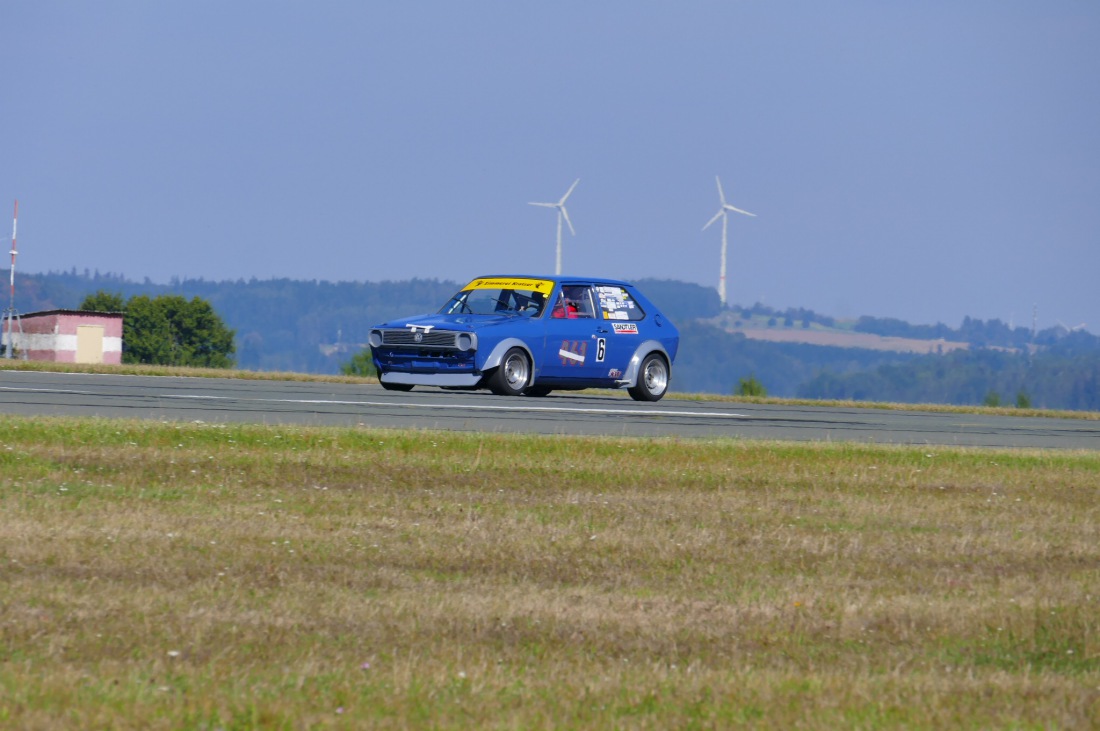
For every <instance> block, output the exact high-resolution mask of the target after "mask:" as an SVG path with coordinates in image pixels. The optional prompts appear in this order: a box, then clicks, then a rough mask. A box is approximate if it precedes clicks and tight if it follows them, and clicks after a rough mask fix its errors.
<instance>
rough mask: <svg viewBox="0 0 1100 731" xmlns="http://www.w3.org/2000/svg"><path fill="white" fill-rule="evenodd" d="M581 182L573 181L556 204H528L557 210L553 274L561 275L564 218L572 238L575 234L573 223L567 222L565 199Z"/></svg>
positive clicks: (578, 180)
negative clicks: (556, 247)
mask: <svg viewBox="0 0 1100 731" xmlns="http://www.w3.org/2000/svg"><path fill="white" fill-rule="evenodd" d="M579 182H581V179H580V178H577V179H576V180H574V181H573V184H572V185H570V186H569V190H567V191H565V195H563V196H562V197H561V200H560V201H558V202H557V203H529V204H528V205H532V206H542V207H543V208H556V209H558V254H557V259H556V260H555V263H554V274H561V221H562V219H563V218H564V219H565V222H566V223H567V224H569V233H571V234H573V235H574V236H576V235H577V232H576V231H574V230H573V222H572V221H570V220H569V212H568V211H566V210H565V199H566V198H568V197H569V194H570V193H572V192H573V189H574V188H576V187H577V183H579Z"/></svg>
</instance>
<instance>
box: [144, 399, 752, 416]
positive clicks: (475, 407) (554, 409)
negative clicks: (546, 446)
mask: <svg viewBox="0 0 1100 731" xmlns="http://www.w3.org/2000/svg"><path fill="white" fill-rule="evenodd" d="M160 398H174V399H196V400H204V399H206V400H211V401H214V400H224V401H258V402H262V403H280V404H332V405H334V406H381V407H397V408H405V409H454V410H465V411H543V412H550V413H556V414H626V415H632V416H696V417H703V418H714V419H747V418H749V417H748V414H735V413H732V412H725V411H713V412H706V411H671V410H664V409H609V408H581V407H579V406H502V405H499V404H403V403H397V402H394V401H339V400H334V399H258V398H247V399H246V398H238V397H235V396H195V395H190V394H162V395H161V396H160Z"/></svg>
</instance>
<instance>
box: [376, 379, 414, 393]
mask: <svg viewBox="0 0 1100 731" xmlns="http://www.w3.org/2000/svg"><path fill="white" fill-rule="evenodd" d="M379 383H381V384H382V388H384V389H386V390H387V391H411V390H413V385H412V384H411V383H386V382H385V381H379Z"/></svg>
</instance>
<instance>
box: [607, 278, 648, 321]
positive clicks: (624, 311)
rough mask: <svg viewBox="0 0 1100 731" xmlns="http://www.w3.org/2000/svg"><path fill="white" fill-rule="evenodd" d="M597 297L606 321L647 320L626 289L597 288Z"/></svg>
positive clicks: (611, 286) (609, 286) (613, 287)
mask: <svg viewBox="0 0 1100 731" xmlns="http://www.w3.org/2000/svg"><path fill="white" fill-rule="evenodd" d="M596 297H597V299H599V302H600V311H601V313H602V317H603V319H605V320H641V319H643V318H645V312H643V311H642V308H641V305H639V304H638V303H637V302H636V301H635V300H634V298H633V297H631V296H630V292H628V291H627V290H626V288H625V287H617V286H613V285H606V284H605V285H599V286H597V287H596Z"/></svg>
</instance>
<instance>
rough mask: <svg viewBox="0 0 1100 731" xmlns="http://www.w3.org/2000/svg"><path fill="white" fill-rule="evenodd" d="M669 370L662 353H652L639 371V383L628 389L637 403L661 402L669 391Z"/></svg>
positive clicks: (643, 361)
mask: <svg viewBox="0 0 1100 731" xmlns="http://www.w3.org/2000/svg"><path fill="white" fill-rule="evenodd" d="M668 381H669V368H668V363H667V362H665V359H664V357H662V356H661V354H660V353H650V354H649V355H647V356H646V357H645V359H644V360H642V367H641V368H639V369H638V382H637V384H635V385H634V386H631V387H630V388H628V389H627V391H628V392H629V393H630V398H632V399H634V400H635V401H660V400H661V397H662V396H664V395H665V392H666V391H668Z"/></svg>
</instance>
